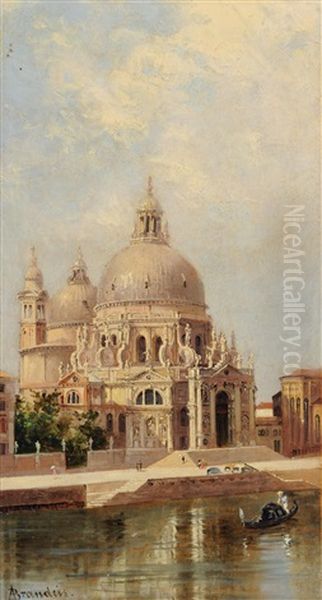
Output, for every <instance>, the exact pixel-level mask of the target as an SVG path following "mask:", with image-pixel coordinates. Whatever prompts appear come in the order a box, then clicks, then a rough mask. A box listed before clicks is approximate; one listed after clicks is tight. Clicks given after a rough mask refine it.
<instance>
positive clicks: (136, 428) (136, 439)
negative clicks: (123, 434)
mask: <svg viewBox="0 0 322 600" xmlns="http://www.w3.org/2000/svg"><path fill="white" fill-rule="evenodd" d="M132 431H133V446H136V447H138V446H139V445H140V423H139V422H138V421H134V423H133V429H132Z"/></svg>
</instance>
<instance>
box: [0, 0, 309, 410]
mask: <svg viewBox="0 0 322 600" xmlns="http://www.w3.org/2000/svg"><path fill="white" fill-rule="evenodd" d="M2 9H3V53H2V72H3V78H2V80H3V84H2V123H3V125H2V165H3V166H2V199H3V201H2V215H1V226H2V260H1V268H2V296H1V333H2V335H1V340H2V345H1V368H3V369H5V370H7V371H9V372H10V373H13V374H16V373H18V352H17V347H18V321H19V306H18V302H17V300H16V294H17V292H18V291H19V290H21V289H22V287H23V276H24V271H25V269H26V265H27V258H28V251H29V248H30V246H31V245H35V246H36V249H37V254H38V258H39V264H40V266H41V269H42V271H43V275H44V280H45V287H46V289H47V290H48V292H49V294H50V295H51V294H53V293H54V292H55V291H57V290H58V289H59V288H61V287H62V286H63V285H64V284H65V281H66V278H67V276H68V275H69V270H70V266H71V264H72V263H73V260H74V258H75V256H76V252H77V247H78V246H79V245H81V247H82V249H83V253H84V256H85V259H86V262H87V264H88V268H89V274H90V277H91V280H92V282H93V283H95V284H98V282H99V278H100V275H101V273H102V270H103V267H104V265H105V264H106V263H107V262H108V260H109V258H111V257H112V255H113V254H114V253H115V252H116V251H117V250H119V249H120V248H122V247H123V246H125V245H127V243H128V240H129V236H130V233H131V230H132V225H133V221H134V215H135V209H136V206H137V204H138V202H139V201H140V199H141V198H142V196H143V194H144V189H145V187H146V181H147V178H148V176H149V175H151V176H152V177H153V180H154V186H155V192H156V195H157V197H158V199H159V201H160V202H161V204H162V206H163V208H164V210H165V212H166V214H167V218H168V221H169V231H170V236H171V244H172V245H173V246H174V247H175V248H177V249H178V250H179V251H180V252H181V253H182V254H183V255H184V256H185V257H186V258H188V259H189V260H190V261H191V262H192V263H193V264H194V266H195V267H196V268H197V269H198V271H199V273H200V275H201V277H202V279H203V281H204V285H205V289H206V298H207V304H208V306H209V311H210V313H211V315H212V317H213V319H214V322H215V324H216V326H217V329H223V330H224V331H225V332H226V334H227V336H229V334H230V331H231V330H232V329H233V330H234V331H235V333H236V337H237V343H238V347H239V349H240V351H241V352H242V353H243V354H244V355H245V356H247V354H248V353H249V352H251V351H252V352H253V353H254V355H255V376H256V382H257V387H258V393H257V399H258V401H260V400H263V401H264V400H265V401H267V400H269V399H270V397H271V395H272V394H273V393H275V392H276V391H277V390H278V389H279V377H280V376H281V375H282V374H283V364H284V362H285V351H286V349H287V348H288V349H291V350H292V349H294V346H293V347H292V344H291V343H290V342H289V341H288V342H287V344H286V345H285V341H281V339H280V338H281V337H283V338H284V340H285V336H288V337H289V336H290V332H286V333H285V323H284V324H283V285H284V284H285V264H284V256H285V249H284V245H285V243H286V244H290V243H291V242H290V240H288V241H287V242H285V239H284V238H285V234H283V224H284V221H283V219H284V216H285V215H286V214H287V212H289V210H290V209H288V208H287V205H291V206H293V205H296V206H303V211H302V212H303V214H304V215H305V217H304V221H303V222H301V230H300V232H299V238H300V242H297V243H300V247H299V249H300V250H302V251H303V254H301V256H300V259H299V260H300V262H301V270H302V271H303V274H302V275H301V277H303V280H304V286H305V287H304V289H303V290H301V301H302V302H303V303H304V304H305V312H304V313H302V314H301V319H302V320H301V323H300V325H299V327H300V341H299V342H298V344H299V345H298V346H297V347H296V348H295V350H296V351H297V352H298V355H299V356H298V357H297V360H299V363H300V366H302V367H310V368H311V367H318V366H320V365H321V344H320V340H321V336H320V320H321V319H320V317H321V302H320V282H321V279H320V254H321V240H320V210H321V207H320V196H319V193H320V182H319V175H320V156H319V123H320V113H319V93H320V81H319V78H320V26H319V18H320V15H319V10H320V7H319V2H301V1H298V2H289V1H286V2H284V1H283V0H281V1H275V2H266V1H265V0H263V1H261V0H259V1H255V2H244V1H243V0H238V1H237V0H236V1H235V2H229V1H227V2H226V1H220V2H215V1H212V2H203V1H202V0H200V1H199V0H198V2H197V1H196V2H179V1H178V2H158V1H153V2H147V1H145V2H143V1H141V2H130V1H128V2H123V1H121V0H119V1H115V2H109V1H106V2H102V1H101V2H96V1H95V0H91V1H89V2H82V1H71V0H69V1H66V2H64V1H61V0H50V1H44V0H42V1H34V2H27V1H24V2H3V4H2ZM300 287H302V285H301V286H300ZM287 360H288V359H287ZM286 362H287V361H286ZM288 362H289V360H288Z"/></svg>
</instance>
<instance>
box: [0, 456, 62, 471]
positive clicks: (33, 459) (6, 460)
mask: <svg viewBox="0 0 322 600" xmlns="http://www.w3.org/2000/svg"><path fill="white" fill-rule="evenodd" d="M53 465H55V467H56V469H57V471H58V472H60V473H61V472H62V471H65V469H66V461H65V454H64V453H63V452H48V453H45V452H43V453H40V454H38V455H37V454H14V455H13V454H8V455H5V456H0V472H1V474H2V475H27V474H34V475H35V474H38V473H39V474H40V473H50V472H51V467H52V466H53Z"/></svg>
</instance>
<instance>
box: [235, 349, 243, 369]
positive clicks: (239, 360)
mask: <svg viewBox="0 0 322 600" xmlns="http://www.w3.org/2000/svg"><path fill="white" fill-rule="evenodd" d="M242 366H243V359H242V355H241V354H240V352H237V355H236V367H237V369H241V368H242Z"/></svg>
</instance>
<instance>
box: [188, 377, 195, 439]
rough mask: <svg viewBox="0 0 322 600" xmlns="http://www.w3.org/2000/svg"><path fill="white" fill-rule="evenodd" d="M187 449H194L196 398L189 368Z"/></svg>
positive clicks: (193, 381)
mask: <svg viewBox="0 0 322 600" xmlns="http://www.w3.org/2000/svg"><path fill="white" fill-rule="evenodd" d="M188 386H189V387H188V409H189V449H190V450H195V449H196V398H195V375H194V372H193V370H192V369H191V370H190V372H189V376H188Z"/></svg>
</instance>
